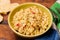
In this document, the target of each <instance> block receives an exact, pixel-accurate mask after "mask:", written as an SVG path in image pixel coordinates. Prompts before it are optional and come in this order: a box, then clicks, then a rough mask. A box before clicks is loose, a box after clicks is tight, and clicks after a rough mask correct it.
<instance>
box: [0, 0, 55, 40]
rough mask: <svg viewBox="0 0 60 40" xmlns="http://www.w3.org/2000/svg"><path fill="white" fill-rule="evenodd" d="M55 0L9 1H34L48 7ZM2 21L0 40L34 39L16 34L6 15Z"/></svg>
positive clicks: (23, 1)
mask: <svg viewBox="0 0 60 40" xmlns="http://www.w3.org/2000/svg"><path fill="white" fill-rule="evenodd" d="M55 1H56V0H11V3H19V4H21V3H25V2H36V3H40V4H42V5H44V6H46V7H48V8H50V6H51V5H52V4H53V3H54V2H55ZM3 16H4V21H3V22H2V24H0V40H34V39H26V38H21V37H19V36H17V35H16V34H15V33H14V32H13V31H12V30H11V29H10V28H9V25H8V22H7V20H8V19H7V18H8V15H3Z"/></svg>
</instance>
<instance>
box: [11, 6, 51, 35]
mask: <svg viewBox="0 0 60 40" xmlns="http://www.w3.org/2000/svg"><path fill="white" fill-rule="evenodd" d="M50 22H51V17H50V14H49V13H46V12H44V11H42V10H40V8H38V7H37V6H31V7H28V8H25V9H21V10H19V11H18V12H16V13H15V14H14V16H13V20H12V24H13V25H14V27H13V28H14V30H16V31H17V32H18V33H20V34H23V35H38V34H42V33H44V32H45V31H46V30H47V28H48V27H49V25H50Z"/></svg>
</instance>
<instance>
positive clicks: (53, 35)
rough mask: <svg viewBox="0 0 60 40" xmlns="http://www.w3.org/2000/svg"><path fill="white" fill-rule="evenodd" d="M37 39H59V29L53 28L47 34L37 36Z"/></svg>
mask: <svg viewBox="0 0 60 40" xmlns="http://www.w3.org/2000/svg"><path fill="white" fill-rule="evenodd" d="M35 40H59V34H58V32H57V30H55V29H52V28H51V29H50V30H49V31H48V32H46V33H45V34H43V35H41V36H39V37H37V38H35Z"/></svg>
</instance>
